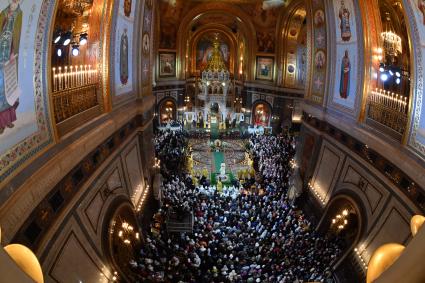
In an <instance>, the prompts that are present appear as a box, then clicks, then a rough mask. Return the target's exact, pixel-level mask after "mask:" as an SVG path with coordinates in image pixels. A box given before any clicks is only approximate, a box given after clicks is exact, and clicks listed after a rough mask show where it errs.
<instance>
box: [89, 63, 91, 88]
mask: <svg viewBox="0 0 425 283" xmlns="http://www.w3.org/2000/svg"><path fill="white" fill-rule="evenodd" d="M91 83H92V71H91V65H89V84H91Z"/></svg>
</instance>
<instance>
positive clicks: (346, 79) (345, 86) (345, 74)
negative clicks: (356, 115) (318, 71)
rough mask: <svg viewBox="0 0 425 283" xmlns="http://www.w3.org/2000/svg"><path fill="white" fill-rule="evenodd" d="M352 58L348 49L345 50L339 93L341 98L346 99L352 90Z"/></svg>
mask: <svg viewBox="0 0 425 283" xmlns="http://www.w3.org/2000/svg"><path fill="white" fill-rule="evenodd" d="M350 69H351V64H350V58H348V50H345V53H344V57H342V61H341V80H340V82H339V94H340V96H341V98H344V99H346V98H347V97H348V95H349V90H350Z"/></svg>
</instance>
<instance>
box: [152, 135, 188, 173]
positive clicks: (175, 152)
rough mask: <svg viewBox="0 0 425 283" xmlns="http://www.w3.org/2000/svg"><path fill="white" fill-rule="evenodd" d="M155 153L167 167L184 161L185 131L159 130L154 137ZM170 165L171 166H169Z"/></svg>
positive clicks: (172, 166) (186, 143) (175, 165)
mask: <svg viewBox="0 0 425 283" xmlns="http://www.w3.org/2000/svg"><path fill="white" fill-rule="evenodd" d="M154 145H155V154H156V156H157V157H158V158H159V159H160V160H161V163H162V164H168V166H169V167H170V168H169V169H176V168H175V167H177V166H179V165H181V164H182V163H184V160H185V158H186V153H187V152H186V151H187V145H188V142H187V133H186V132H185V131H170V130H168V131H160V132H159V133H158V134H157V135H156V136H155V138H154ZM170 165H171V166H170Z"/></svg>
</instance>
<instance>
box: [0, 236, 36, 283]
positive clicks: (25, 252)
mask: <svg viewBox="0 0 425 283" xmlns="http://www.w3.org/2000/svg"><path fill="white" fill-rule="evenodd" d="M4 250H5V251H6V252H7V253H8V254H9V256H10V257H11V258H12V259H13V260H14V261H15V263H16V264H17V265H18V266H19V268H20V269H21V270H22V271H23V272H25V273H26V274H27V275H28V276H29V277H31V278H32V279H33V280H34V281H35V282H37V283H42V282H44V278H43V271H42V270H41V266H40V263H39V262H38V259H37V257H36V256H35V254H34V253H33V252H32V251H31V250H30V249H29V248H27V247H25V246H23V245H19V244H11V245H8V246H6V247H4Z"/></svg>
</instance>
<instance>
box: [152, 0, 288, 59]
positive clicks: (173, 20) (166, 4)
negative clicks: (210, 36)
mask: <svg viewBox="0 0 425 283" xmlns="http://www.w3.org/2000/svg"><path fill="white" fill-rule="evenodd" d="M205 2H211V1H202V0H191V1H187V0H184V1H183V0H162V1H161V2H160V5H159V9H160V15H161V23H160V32H161V35H160V45H159V48H160V49H176V38H177V30H178V28H179V24H180V22H181V20H182V18H183V17H184V15H186V14H187V13H188V12H189V11H190V10H191V9H193V8H195V7H196V6H198V5H202V4H205ZM216 2H225V3H233V4H235V6H237V7H238V8H240V10H241V11H243V12H244V13H246V14H247V15H248V16H249V17H250V18H251V19H252V21H253V24H254V27H255V30H256V37H257V51H258V52H264V53H274V52H275V45H276V44H275V40H276V38H275V37H276V36H275V35H276V34H275V30H276V24H277V19H278V16H279V12H280V9H281V7H282V5H284V4H285V1H281V0H278V1H276V0H273V1H260V0H252V1H248V0H226V1H216ZM208 23H219V24H222V25H226V26H228V27H229V28H230V29H232V30H237V28H238V22H237V20H236V18H235V17H234V16H233V15H230V14H228V15H226V14H223V13H214V12H211V13H208V15H202V17H200V18H199V19H197V20H195V21H194V23H193V26H192V29H193V30H196V28H197V27H199V26H202V25H205V24H208Z"/></svg>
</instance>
